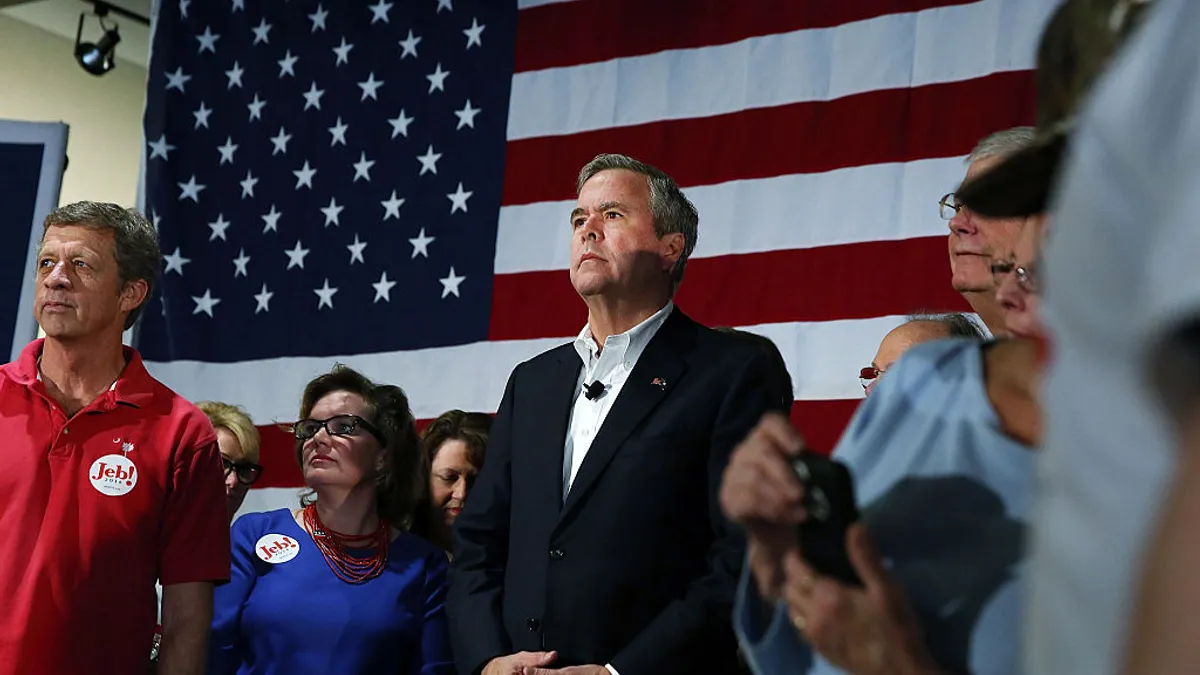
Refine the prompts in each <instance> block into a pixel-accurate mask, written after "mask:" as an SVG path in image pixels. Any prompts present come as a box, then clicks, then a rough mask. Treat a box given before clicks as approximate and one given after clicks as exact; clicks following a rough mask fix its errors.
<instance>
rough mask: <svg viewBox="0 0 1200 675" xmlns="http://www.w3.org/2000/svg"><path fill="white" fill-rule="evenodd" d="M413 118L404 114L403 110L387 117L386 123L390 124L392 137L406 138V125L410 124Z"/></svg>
mask: <svg viewBox="0 0 1200 675" xmlns="http://www.w3.org/2000/svg"><path fill="white" fill-rule="evenodd" d="M413 119H414V118H412V117H409V116H407V115H405V114H404V110H403V109H402V110H401V111H400V114H399V115H397V116H395V117H393V118H391V119H389V120H388V123H389V124H391V125H392V138H395V137H397V136H404V137H405V138H408V125H410V124H412V121H413Z"/></svg>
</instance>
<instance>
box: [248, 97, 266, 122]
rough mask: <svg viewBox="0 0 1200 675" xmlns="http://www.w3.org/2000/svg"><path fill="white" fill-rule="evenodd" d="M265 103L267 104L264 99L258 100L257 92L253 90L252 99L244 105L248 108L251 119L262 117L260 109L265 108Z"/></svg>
mask: <svg viewBox="0 0 1200 675" xmlns="http://www.w3.org/2000/svg"><path fill="white" fill-rule="evenodd" d="M266 105H267V102H266V101H260V100H258V92H255V94H254V100H253V101H251V102H250V104H249V105H247V106H246V107H247V108H249V109H250V119H251V120H260V119H262V109H263V108H265V107H266Z"/></svg>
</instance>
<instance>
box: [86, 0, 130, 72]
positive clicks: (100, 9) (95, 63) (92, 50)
mask: <svg viewBox="0 0 1200 675" xmlns="http://www.w3.org/2000/svg"><path fill="white" fill-rule="evenodd" d="M107 14H108V6H107V5H105V4H104V3H101V2H97V3H96V18H97V19H99V20H100V27H101V28H102V29H104V36H103V37H101V38H100V40H99V41H98V42H96V43H91V42H83V41H82V40H83V22H84V20H85V19H86V18H87V16H88V14H87V13H86V12H84V13H83V14H80V15H79V28H78V29H77V30H76V31H75V60H76V61H79V65H81V66H83V69H84V70H86V71H88V72H89V73H91V74H93V75H96V76H99V75H103V74H105V73H107V72H108V71H110V70H112V69H113V67H114V66H115V65H116V61H115V56H116V47H117V43H118V42H120V41H121V34H120V33H118V32H117V26H116V24H113V25H112V27H111V28H110V27H109V26H108V25H107V24H105V22H104V17H105V15H107Z"/></svg>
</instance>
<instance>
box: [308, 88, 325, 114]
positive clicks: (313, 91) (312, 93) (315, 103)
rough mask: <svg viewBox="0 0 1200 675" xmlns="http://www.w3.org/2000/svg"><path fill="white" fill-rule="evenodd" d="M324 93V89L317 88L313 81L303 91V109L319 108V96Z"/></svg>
mask: <svg viewBox="0 0 1200 675" xmlns="http://www.w3.org/2000/svg"><path fill="white" fill-rule="evenodd" d="M324 95H325V90H324V89H317V83H316V82H313V83H312V86H311V87H309V88H308V91H306V92H304V109H305V110H308V109H309V108H316V109H317V110H320V109H321V97H322V96H324Z"/></svg>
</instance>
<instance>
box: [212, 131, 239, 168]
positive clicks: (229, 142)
mask: <svg viewBox="0 0 1200 675" xmlns="http://www.w3.org/2000/svg"><path fill="white" fill-rule="evenodd" d="M237 149H238V146H236V145H234V143H233V137H232V136H229V137H226V139H225V145H218V146H217V152H219V153H221V161H220V162H219V163H218V164H217V166H221V165H222V164H225V163H226V162H228V163H230V164H232V163H233V153H235V152H237Z"/></svg>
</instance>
